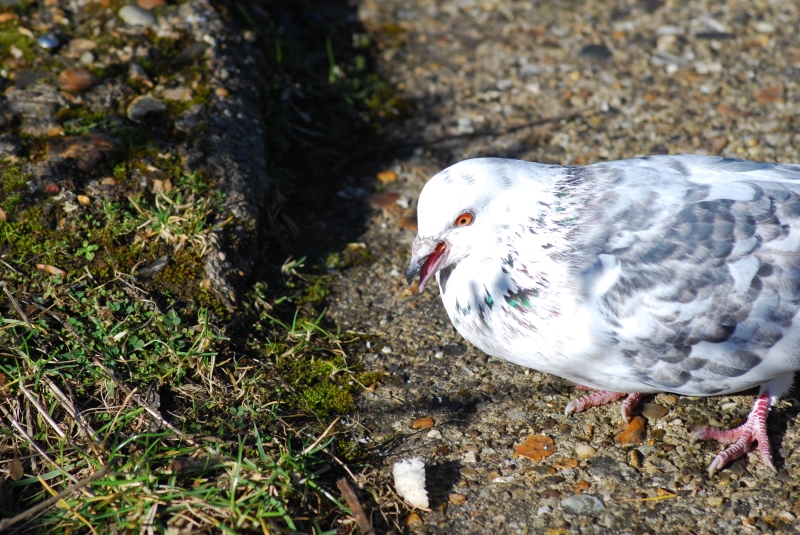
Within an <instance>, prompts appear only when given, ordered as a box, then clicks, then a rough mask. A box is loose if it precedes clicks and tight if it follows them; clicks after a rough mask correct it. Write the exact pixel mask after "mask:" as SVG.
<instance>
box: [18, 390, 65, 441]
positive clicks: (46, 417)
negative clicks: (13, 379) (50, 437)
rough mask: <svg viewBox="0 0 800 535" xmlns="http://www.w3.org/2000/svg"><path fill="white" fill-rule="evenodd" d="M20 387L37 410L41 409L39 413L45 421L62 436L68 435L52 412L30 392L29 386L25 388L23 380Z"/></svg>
mask: <svg viewBox="0 0 800 535" xmlns="http://www.w3.org/2000/svg"><path fill="white" fill-rule="evenodd" d="M19 389H20V390H22V393H23V394H25V397H26V398H28V401H30V402H31V403H32V404H33V406H34V407H36V410H37V411H39V415H40V416H41V417H42V418H43V419H44V421H46V422H47V423H48V424H50V427H52V428H53V431H55V432H56V434H57V435H58V436H60V437H61V438H64V437H66V434H65V433H64V431H63V430H62V429H61V428H60V427H59V426H58V424H57V423H56V421H55V420H53V419H52V418H51V417H50V413H48V412H47V411H46V410H45V409H44V407H42V405H41V404H40V403H39V401H38V400H37V399H36V398H35V397H34V396H33V394H31V393H30V391H29V390H28V389H27V388H25V385H24V384H22V383H21V382H20V383H19Z"/></svg>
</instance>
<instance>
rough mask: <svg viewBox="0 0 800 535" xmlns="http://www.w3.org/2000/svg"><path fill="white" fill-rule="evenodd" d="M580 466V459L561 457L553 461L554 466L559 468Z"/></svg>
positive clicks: (566, 468)
mask: <svg viewBox="0 0 800 535" xmlns="http://www.w3.org/2000/svg"><path fill="white" fill-rule="evenodd" d="M577 467H578V461H577V460H575V459H559V460H558V461H554V462H553V468H557V469H558V470H570V469H572V468H577Z"/></svg>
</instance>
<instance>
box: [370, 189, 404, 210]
mask: <svg viewBox="0 0 800 535" xmlns="http://www.w3.org/2000/svg"><path fill="white" fill-rule="evenodd" d="M399 198H400V195H399V194H397V193H373V194H372V195H370V196H369V198H368V199H367V203H368V204H369V207H370V208H372V209H373V210H380V209H392V208H394V207H397V208H398V209H399V208H400V207H399V206H397V199H399Z"/></svg>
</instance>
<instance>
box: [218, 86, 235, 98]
mask: <svg viewBox="0 0 800 535" xmlns="http://www.w3.org/2000/svg"><path fill="white" fill-rule="evenodd" d="M214 94H216V95H217V96H218V97H222V98H226V97H227V96H228V95H230V94H231V93H230V91H228V90H227V89H225V88H224V87H215V88H214Z"/></svg>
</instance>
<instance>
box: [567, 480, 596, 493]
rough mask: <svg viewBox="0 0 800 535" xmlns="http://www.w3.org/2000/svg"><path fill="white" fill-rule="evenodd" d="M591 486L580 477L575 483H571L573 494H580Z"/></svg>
mask: <svg viewBox="0 0 800 535" xmlns="http://www.w3.org/2000/svg"><path fill="white" fill-rule="evenodd" d="M591 486H592V485H591V483H589V482H588V481H585V480H583V479H582V480H580V481H578V482H577V483H575V484H574V485H572V492H574V493H575V494H581V493H583V492H586V491H587V490H589V487H591Z"/></svg>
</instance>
